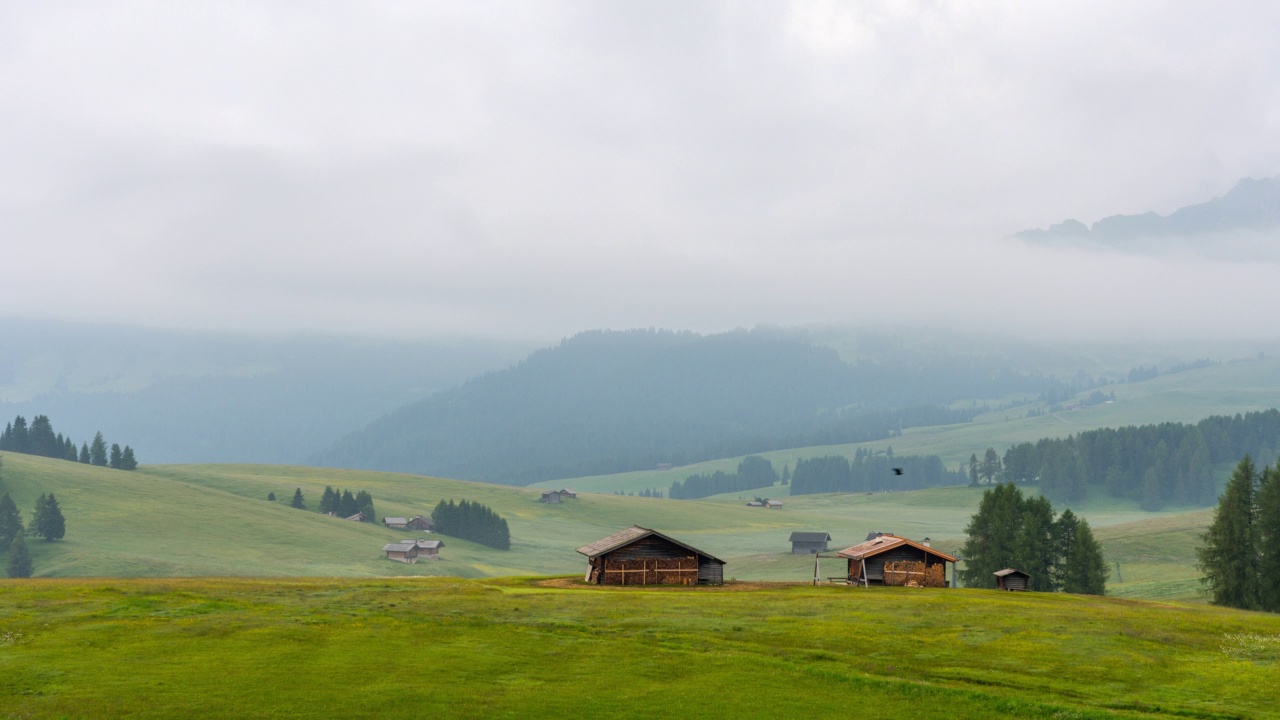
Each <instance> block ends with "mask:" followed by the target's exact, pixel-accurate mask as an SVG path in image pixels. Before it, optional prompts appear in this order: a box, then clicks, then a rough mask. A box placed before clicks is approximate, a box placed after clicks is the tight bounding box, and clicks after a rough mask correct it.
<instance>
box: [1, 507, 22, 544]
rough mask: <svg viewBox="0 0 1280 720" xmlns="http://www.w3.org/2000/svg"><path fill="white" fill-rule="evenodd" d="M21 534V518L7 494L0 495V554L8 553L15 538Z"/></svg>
mask: <svg viewBox="0 0 1280 720" xmlns="http://www.w3.org/2000/svg"><path fill="white" fill-rule="evenodd" d="M21 534H22V516H21V515H19V514H18V506H17V505H16V504H14V502H13V498H11V497H9V493H5V494H4V495H0V552H8V551H9V547H10V546H11V545H12V544H13V541H14V539H15V538H17V537H18V536H19V535H21Z"/></svg>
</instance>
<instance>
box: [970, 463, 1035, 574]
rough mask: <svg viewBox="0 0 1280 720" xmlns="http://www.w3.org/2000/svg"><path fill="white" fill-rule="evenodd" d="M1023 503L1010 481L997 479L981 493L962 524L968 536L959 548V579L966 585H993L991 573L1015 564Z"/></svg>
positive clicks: (1019, 492)
mask: <svg viewBox="0 0 1280 720" xmlns="http://www.w3.org/2000/svg"><path fill="white" fill-rule="evenodd" d="M975 460H976V458H975ZM975 467H976V465H975ZM1022 506H1023V501H1022V491H1021V490H1019V489H1018V488H1017V487H1015V486H1014V485H1013V483H1000V484H999V485H996V486H995V487H994V488H991V489H989V490H987V491H986V492H984V493H982V501H981V502H980V503H979V504H978V512H976V513H974V515H973V517H972V518H970V520H969V525H968V526H967V527H966V528H965V534H966V535H967V536H968V537H967V539H966V540H965V543H964V546H963V547H962V548H961V549H960V554H961V556H962V557H963V558H964V569H963V570H961V571H960V579H961V580H962V581H963V582H964V585H965V587H980V588H993V587H995V586H996V579H995V576H994V575H993V574H992V573H994V572H996V571H997V570H1003V569H1004V568H1007V567H1014V566H1016V565H1017V564H1018V556H1017V545H1018V543H1017V538H1018V532H1019V529H1020V528H1021V526H1022Z"/></svg>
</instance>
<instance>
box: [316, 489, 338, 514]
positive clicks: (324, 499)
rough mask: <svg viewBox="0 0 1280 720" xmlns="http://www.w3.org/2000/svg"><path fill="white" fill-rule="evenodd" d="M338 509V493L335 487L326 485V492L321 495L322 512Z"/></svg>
mask: <svg viewBox="0 0 1280 720" xmlns="http://www.w3.org/2000/svg"><path fill="white" fill-rule="evenodd" d="M337 511H338V493H336V492H334V490H333V488H332V487H330V486H328V485H325V486H324V494H323V495H321V496H320V512H322V513H324V514H326V515H327V514H329V513H336V512H337Z"/></svg>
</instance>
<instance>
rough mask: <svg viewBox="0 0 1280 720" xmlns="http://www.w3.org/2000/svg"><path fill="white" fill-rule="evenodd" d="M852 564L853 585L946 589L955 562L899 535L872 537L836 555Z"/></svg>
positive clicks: (945, 555)
mask: <svg viewBox="0 0 1280 720" xmlns="http://www.w3.org/2000/svg"><path fill="white" fill-rule="evenodd" d="M836 554H837V555H839V556H840V557H843V558H847V559H848V561H849V574H848V582H850V583H852V584H854V585H866V586H870V585H906V586H910V587H947V586H948V584H947V580H946V577H947V563H954V562H955V561H956V559H955V558H954V557H952V556H950V555H948V554H946V553H944V552H939V551H938V550H935V549H933V548H931V547H929V546H927V545H924V544H922V543H918V542H915V541H912V540H908V539H906V538H903V537H897V536H896V535H888V534H885V533H872V534H871V535H870V536H868V539H867V540H866V541H864V542H861V543H858V544H857V545H854V546H853V547H851V548H846V549H844V550H841V551H840V552H838V553H836Z"/></svg>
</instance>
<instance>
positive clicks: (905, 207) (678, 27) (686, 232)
mask: <svg viewBox="0 0 1280 720" xmlns="http://www.w3.org/2000/svg"><path fill="white" fill-rule="evenodd" d="M1278 29H1280V5H1278V4H1276V3H1272V2H1265V1H1262V2H1253V3H1248V2H1241V3H1196V4H1193V3H1155V2H1141V1H1138V0H1128V1H1126V2H1122V3H1117V2H1114V0H1107V1H1105V2H1079V3H1027V2H1003V3H1002V2H992V1H988V0H982V1H981V2H973V3H969V2H958V1H957V2H937V3H934V2H865V3H862V2H859V3H854V2H815V3H809V2H797V3H791V4H788V3H785V2H780V1H779V2H750V3H741V2H735V3H691V2H685V1H683V0H682V1H681V2H673V3H659V2H654V1H652V0H645V1H644V2H628V3H621V2H618V3H602V2H594V1H587V0H583V1H582V2H575V3H556V2H551V1H549V0H540V1H539V2H533V3H531V2H511V3H486V2H465V3H463V2H438V3H425V2H416V1H415V2H367V1H362V2H352V3H338V2H314V1H308V2H286V1H281V2H270V1H268V0H256V1H255V2H246V3H235V2H227V1H225V0H220V1H219V2H212V3H201V2H195V1H194V0H187V1H184V2H180V3H174V2H154V3H145V2H125V1H121V2H112V3H89V2H86V3H76V2H0V244H2V246H3V254H2V255H0V268H2V270H0V272H2V273H3V274H2V275H0V277H3V279H4V280H3V291H4V294H5V297H6V298H7V302H6V303H4V307H3V312H4V313H7V314H9V315H14V316H26V317H29V316H51V317H59V318H71V319H79V320H104V321H120V322H128V323H140V324H150V325H161V326H176V327H193V328H221V329H246V330H256V331H262V330H267V331H310V330H317V329H325V330H332V331H335V332H355V333H375V334H403V335H435V334H481V335H512V336H522V337H531V336H546V337H558V336H561V335H565V334H571V333H573V332H575V331H578V330H582V329H587V328H599V327H607V328H629V327H647V326H659V327H671V328H687V329H694V330H721V329H728V328H732V327H736V326H751V325H755V324H757V323H779V324H799V323H827V322H848V323H859V324H861V323H870V324H879V325H883V324H893V323H903V324H909V325H934V326H950V327H959V328H964V327H973V328H983V329H988V330H1012V331H1015V332H1034V333H1036V334H1039V335H1045V334H1052V333H1059V332H1061V333H1066V334H1073V335H1090V334H1110V335H1117V334H1120V335H1123V336H1132V335H1133V334H1134V333H1141V332H1151V333H1160V332H1172V331H1178V332H1184V333H1201V334H1203V333H1247V332H1260V333H1268V334H1271V335H1274V334H1276V333H1277V332H1280V319H1276V318H1274V317H1269V316H1273V315H1274V313H1259V312H1258V308H1269V307H1274V305H1275V288H1276V287H1280V264H1277V263H1252V264H1250V263H1242V262H1225V261H1214V260H1207V259H1205V258H1201V257H1194V256H1189V255H1183V254H1178V253H1174V254H1170V255H1166V256H1162V257H1157V258H1144V257H1136V256H1129V255H1121V254H1117V253H1097V252H1085V251H1081V250H1078V249H1064V250H1046V249H1037V248H1028V247H1024V246H1023V245H1021V244H1019V243H1017V242H1015V241H1011V240H1007V239H1005V238H1006V237H1007V236H1008V235H1009V234H1010V233H1013V232H1016V231H1018V230H1022V229H1026V228H1030V227H1043V226H1046V225H1048V224H1050V223H1054V222H1058V221H1060V220H1062V219H1063V218H1066V217H1074V218H1078V219H1080V220H1083V221H1085V222H1086V223H1090V222H1093V221H1095V220H1097V219H1099V218H1101V217H1103V216H1106V215H1112V214H1117V213H1138V212H1143V211H1146V210H1155V211H1158V212H1162V213H1164V212H1169V211H1171V210H1174V209H1176V208H1177V207H1179V206H1181V205H1184V204H1190V203H1194V202H1200V201H1204V200H1207V199H1209V198H1212V197H1214V196H1217V195H1221V194H1223V193H1224V192H1226V191H1227V190H1229V189H1230V187H1231V186H1232V185H1233V184H1234V183H1235V182H1236V181H1237V180H1238V179H1240V178H1242V177H1246V176H1252V177H1269V176H1274V175H1277V174H1280V50H1278V48H1280V43H1277V41H1276V40H1275V38H1276V37H1277V31H1278Z"/></svg>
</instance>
